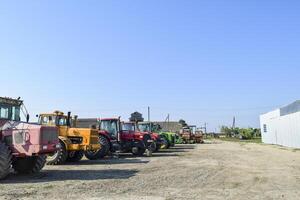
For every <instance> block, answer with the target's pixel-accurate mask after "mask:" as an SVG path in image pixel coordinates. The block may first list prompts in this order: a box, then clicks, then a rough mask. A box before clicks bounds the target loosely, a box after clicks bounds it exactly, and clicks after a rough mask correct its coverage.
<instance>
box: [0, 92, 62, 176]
mask: <svg viewBox="0 0 300 200" xmlns="http://www.w3.org/2000/svg"><path fill="white" fill-rule="evenodd" d="M20 111H24V113H25V111H26V109H25V107H24V106H23V101H21V100H20V99H11V98H3V97H0V179H4V178H5V177H6V176H7V175H8V174H9V172H10V169H11V167H12V168H13V169H14V171H15V172H17V173H22V174H29V173H36V172H39V171H40V170H41V169H42V168H43V167H44V165H45V163H46V155H47V154H50V153H53V152H55V151H57V150H58V149H59V147H60V146H59V141H58V131H57V128H55V127H48V126H41V125H38V124H33V123H28V121H29V115H28V114H25V116H26V122H22V121H21V117H20Z"/></svg>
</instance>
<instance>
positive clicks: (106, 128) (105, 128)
mask: <svg viewBox="0 0 300 200" xmlns="http://www.w3.org/2000/svg"><path fill="white" fill-rule="evenodd" d="M99 129H100V132H101V133H102V134H105V135H106V136H108V137H109V138H111V139H114V140H120V139H121V138H120V137H119V133H120V132H121V122H120V119H118V118H110V119H101V120H100V123H99Z"/></svg>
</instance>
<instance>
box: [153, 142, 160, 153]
mask: <svg viewBox="0 0 300 200" xmlns="http://www.w3.org/2000/svg"><path fill="white" fill-rule="evenodd" d="M154 143H155V150H154V152H158V151H159V149H160V145H158V144H157V143H156V142H154Z"/></svg>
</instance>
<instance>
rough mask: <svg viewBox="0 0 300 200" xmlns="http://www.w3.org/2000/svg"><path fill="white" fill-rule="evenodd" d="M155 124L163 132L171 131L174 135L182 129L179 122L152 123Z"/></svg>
mask: <svg viewBox="0 0 300 200" xmlns="http://www.w3.org/2000/svg"><path fill="white" fill-rule="evenodd" d="M153 123H156V124H159V125H160V127H161V128H162V130H163V131H171V132H174V133H179V131H180V129H181V128H182V126H181V124H180V123H179V122H174V121H172V122H161V121H157V122H153Z"/></svg>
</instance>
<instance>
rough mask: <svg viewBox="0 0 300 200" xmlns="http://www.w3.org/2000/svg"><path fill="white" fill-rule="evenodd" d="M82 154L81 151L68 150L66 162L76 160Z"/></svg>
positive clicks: (78, 159)
mask: <svg viewBox="0 0 300 200" xmlns="http://www.w3.org/2000/svg"><path fill="white" fill-rule="evenodd" d="M83 156H84V152H83V151H70V152H68V157H67V160H66V161H67V162H78V161H80V160H81V159H82V157H83Z"/></svg>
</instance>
